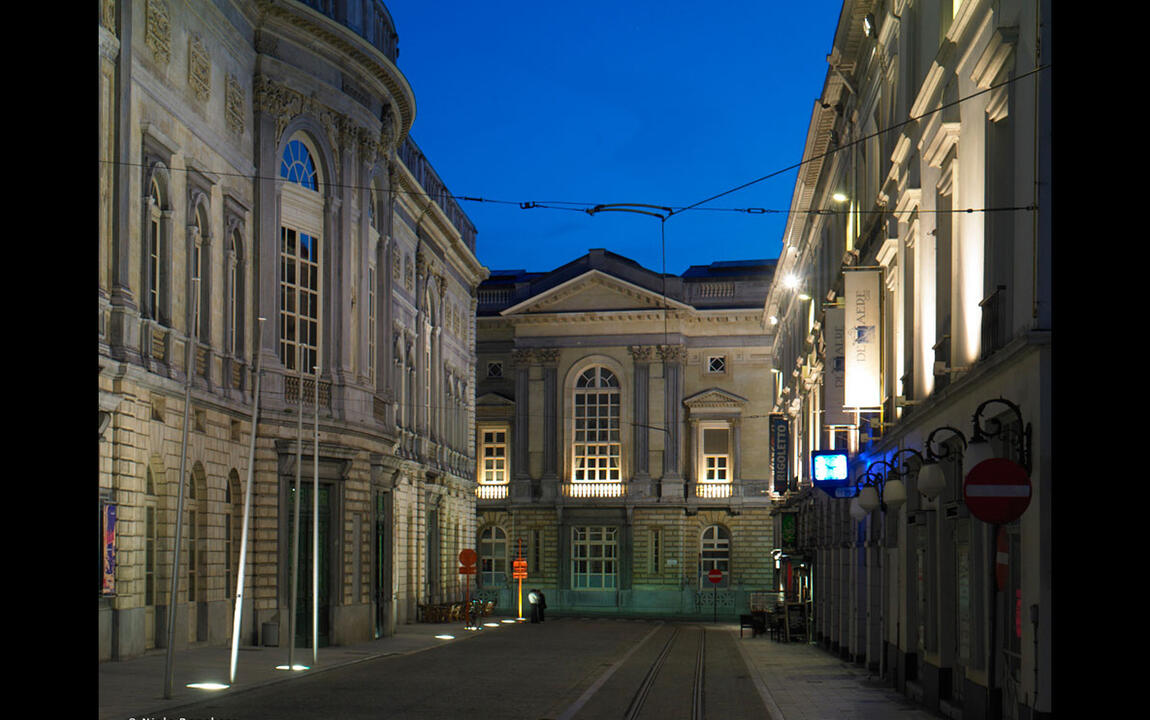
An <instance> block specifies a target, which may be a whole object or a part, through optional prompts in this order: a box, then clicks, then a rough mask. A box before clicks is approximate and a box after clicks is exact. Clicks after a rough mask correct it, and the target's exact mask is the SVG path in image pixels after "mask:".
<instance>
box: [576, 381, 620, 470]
mask: <svg viewBox="0 0 1150 720" xmlns="http://www.w3.org/2000/svg"><path fill="white" fill-rule="evenodd" d="M572 407H573V410H572V412H573V415H574V418H573V419H574V428H575V431H574V442H573V445H572V463H573V464H572V480H573V481H574V482H621V481H622V466H621V462H620V461H621V457H622V442H621V435H620V421H621V412H622V410H621V393H620V390H619V380H618V379H617V378H616V377H615V375H614V373H612V372H611V371H610V370H608V369H607V368H605V367H602V366H598V365H597V366H594V367H591V368H588V369H587V370H585V371H584V372H583V373H582V374H581V375H580V376H579V378H578V380H577V381H576V384H575V392H574V397H573V403H572Z"/></svg>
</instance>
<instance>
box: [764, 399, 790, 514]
mask: <svg viewBox="0 0 1150 720" xmlns="http://www.w3.org/2000/svg"><path fill="white" fill-rule="evenodd" d="M769 427H770V438H769V439H770V443H771V454H772V457H773V459H772V464H771V477H772V479H773V481H774V483H773V484H774V487H775V492H777V493H779V494H782V493H785V492H786V491H787V485H788V484H789V483H790V479H791V478H790V469H791V438H790V425H789V423H788V420H787V416H786V415H783V414H781V413H772V414H771V417H770V425H769Z"/></svg>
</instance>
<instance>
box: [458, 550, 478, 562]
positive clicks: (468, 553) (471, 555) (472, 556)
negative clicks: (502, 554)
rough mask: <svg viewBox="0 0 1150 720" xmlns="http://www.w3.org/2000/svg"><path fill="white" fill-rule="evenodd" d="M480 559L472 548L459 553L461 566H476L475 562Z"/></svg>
mask: <svg viewBox="0 0 1150 720" xmlns="http://www.w3.org/2000/svg"><path fill="white" fill-rule="evenodd" d="M478 559H479V555H478V554H477V553H476V552H475V551H474V550H472V549H471V548H466V549H464V550H460V551H459V564H460V565H474V564H475V561H476V560H478Z"/></svg>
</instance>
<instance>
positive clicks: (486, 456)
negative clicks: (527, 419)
mask: <svg viewBox="0 0 1150 720" xmlns="http://www.w3.org/2000/svg"><path fill="white" fill-rule="evenodd" d="M479 457H480V458H481V460H480V462H481V463H482V465H481V466H480V468H479V483H480V484H481V485H505V484H507V482H508V479H509V477H508V474H507V428H485V429H483V430H482V431H481V432H480V445H479Z"/></svg>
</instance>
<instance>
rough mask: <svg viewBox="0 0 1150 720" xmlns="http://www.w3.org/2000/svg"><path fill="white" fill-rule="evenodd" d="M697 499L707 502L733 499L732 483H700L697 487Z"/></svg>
mask: <svg viewBox="0 0 1150 720" xmlns="http://www.w3.org/2000/svg"><path fill="white" fill-rule="evenodd" d="M695 497H698V498H704V499H706V500H715V499H720V498H729V497H731V484H730V483H715V482H710V483H698V484H697V485H695Z"/></svg>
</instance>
